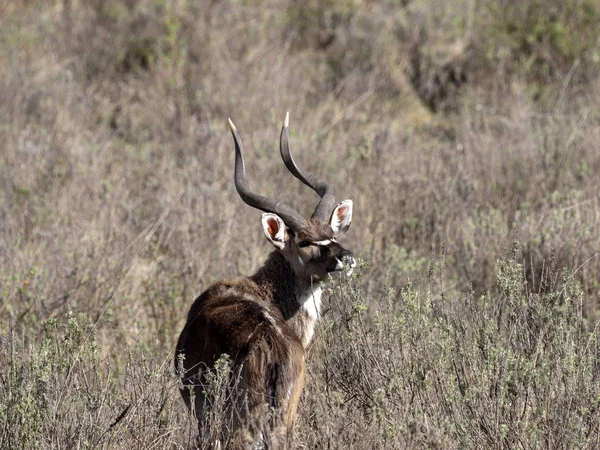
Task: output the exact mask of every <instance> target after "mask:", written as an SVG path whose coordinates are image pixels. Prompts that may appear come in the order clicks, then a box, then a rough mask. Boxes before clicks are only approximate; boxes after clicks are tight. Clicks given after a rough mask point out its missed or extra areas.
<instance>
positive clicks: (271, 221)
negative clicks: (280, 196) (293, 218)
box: [262, 213, 285, 249]
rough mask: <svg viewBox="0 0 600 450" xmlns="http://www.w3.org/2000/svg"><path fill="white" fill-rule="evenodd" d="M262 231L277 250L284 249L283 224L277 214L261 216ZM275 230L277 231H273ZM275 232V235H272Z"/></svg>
mask: <svg viewBox="0 0 600 450" xmlns="http://www.w3.org/2000/svg"><path fill="white" fill-rule="evenodd" d="M262 226H263V231H264V233H265V236H266V237H267V239H268V240H269V241H270V242H271V243H272V244H273V245H274V246H275V247H277V248H279V249H283V247H285V223H283V220H282V219H281V217H279V216H278V215H277V214H270V213H264V214H263V215H262ZM274 228H277V230H274ZM273 231H275V233H273Z"/></svg>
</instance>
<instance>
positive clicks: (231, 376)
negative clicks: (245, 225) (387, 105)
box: [175, 114, 356, 449]
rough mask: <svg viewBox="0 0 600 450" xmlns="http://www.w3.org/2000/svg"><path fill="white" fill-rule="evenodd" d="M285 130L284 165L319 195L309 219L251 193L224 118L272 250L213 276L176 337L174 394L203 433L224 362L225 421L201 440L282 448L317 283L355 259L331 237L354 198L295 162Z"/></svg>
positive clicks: (239, 181) (242, 185)
mask: <svg viewBox="0 0 600 450" xmlns="http://www.w3.org/2000/svg"><path fill="white" fill-rule="evenodd" d="M288 126H289V114H287V115H286V118H285V121H284V124H283V128H282V130H281V136H280V141H279V145H280V151H281V157H282V158H283V162H284V163H285V165H286V167H287V168H288V170H289V171H290V172H291V173H292V175H294V177H296V178H297V179H299V180H300V181H301V182H302V183H304V184H305V185H307V186H309V187H310V188H311V189H313V190H314V191H315V192H316V193H317V194H318V195H319V197H320V200H319V203H318V204H317V206H316V208H315V210H314V213H313V214H312V216H311V217H310V219H305V218H304V217H303V216H302V215H301V214H299V213H298V212H297V211H296V210H295V209H293V208H292V207H290V206H288V205H286V204H285V203H283V202H280V201H277V200H274V199H271V198H267V197H264V196H261V195H258V194H256V193H254V192H252V190H251V189H250V187H249V184H248V179H247V178H246V168H245V166H244V156H243V152H244V147H243V144H242V139H241V137H240V134H239V132H238V130H237V128H236V127H235V125H234V124H233V122H232V121H231V120H229V127H230V128H231V133H232V134H233V141H234V145H235V168H234V184H235V188H236V190H237V192H238V194H239V196H240V197H241V199H242V200H243V201H244V202H245V203H246V204H248V205H250V206H252V207H253V208H256V209H259V210H261V211H263V214H262V219H261V225H262V229H263V232H264V234H265V237H266V238H267V240H268V241H269V242H270V243H271V244H272V245H273V246H274V247H275V249H274V251H273V252H272V253H271V254H270V255H269V256H268V258H267V260H266V262H265V263H264V265H263V266H262V267H260V268H259V269H258V270H257V271H256V273H255V274H254V275H252V276H249V277H239V278H233V279H226V280H223V281H220V282H218V283H215V284H213V285H212V286H210V287H209V288H208V289H207V290H206V291H205V292H204V293H202V295H200V296H199V297H198V298H197V299H196V300H195V301H194V303H193V304H192V306H191V308H190V310H189V313H188V316H187V322H186V324H185V326H184V328H183V331H182V332H181V335H180V336H179V341H178V342H177V348H176V356H175V366H176V369H177V371H178V373H179V376H180V377H181V384H180V387H181V395H182V396H183V400H184V401H185V403H186V405H187V407H188V408H189V409H190V410H192V411H193V412H194V413H195V416H196V419H197V420H198V428H199V430H200V433H201V434H202V430H203V428H204V429H205V428H206V427H205V426H204V427H203V426H202V423H205V422H203V418H206V417H207V416H208V415H210V411H211V408H213V409H214V408H215V404H216V401H215V396H214V394H213V393H211V392H212V391H210V389H207V387H206V383H207V376H208V377H210V375H211V374H214V373H215V371H216V369H215V363H216V362H217V361H219V360H220V359H221V358H222V355H228V358H229V360H228V363H227V366H226V367H228V371H227V374H228V375H227V376H228V382H227V383H226V385H227V389H228V394H227V395H226V397H224V400H222V401H221V403H220V405H221V408H222V409H223V410H224V414H225V415H226V417H227V419H226V420H222V422H221V425H220V431H219V433H220V434H219V435H218V436H219V438H218V439H214V442H212V443H210V444H207V441H206V440H204V439H202V435H201V436H200V438H199V439H200V440H202V441H203V442H204V445H209V446H212V447H218V448H224V447H226V448H255V449H262V448H284V447H287V445H286V442H289V437H290V434H289V433H290V431H291V429H292V426H293V423H294V418H295V416H296V409H297V407H298V401H299V398H300V393H301V391H302V388H303V385H304V372H305V358H306V351H307V347H308V345H309V343H310V342H311V339H312V337H313V334H314V331H315V325H316V322H317V320H318V319H319V315H320V313H321V291H322V282H323V281H326V280H327V279H328V277H329V276H330V275H331V274H332V273H339V272H346V273H347V274H350V273H351V271H352V269H353V268H354V267H355V265H356V263H355V260H354V257H353V255H352V252H351V251H350V250H347V249H345V248H344V247H342V246H341V245H340V244H339V243H338V238H339V237H340V236H341V235H342V234H344V233H345V232H346V231H347V230H348V228H349V227H350V222H351V220H352V200H344V201H343V202H341V203H338V204H336V201H335V197H334V195H333V192H332V189H331V188H330V186H329V185H328V184H327V183H326V182H324V181H321V180H319V179H318V178H317V177H316V176H315V175H313V174H312V173H310V172H308V171H307V170H305V169H304V168H302V167H301V166H299V165H298V164H297V163H296V161H295V160H294V158H293V157H292V153H291V152H290V147H289V129H288ZM211 417H212V416H211ZM211 436H213V435H212V434H211ZM211 439H212V438H211Z"/></svg>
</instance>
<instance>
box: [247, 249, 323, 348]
mask: <svg viewBox="0 0 600 450" xmlns="http://www.w3.org/2000/svg"><path fill="white" fill-rule="evenodd" d="M251 279H252V281H254V282H255V283H256V284H258V285H260V286H264V287H268V288H269V290H270V291H271V293H272V295H271V302H272V303H273V305H274V306H276V307H277V308H278V309H279V310H280V311H281V314H282V316H283V318H284V320H285V321H286V323H287V325H288V326H290V327H291V328H292V329H293V330H294V331H295V332H296V334H297V335H298V337H299V338H300V340H301V341H302V345H303V346H304V348H306V347H307V346H308V344H309V343H310V341H311V339H312V337H313V334H314V331H315V325H316V323H317V320H318V319H319V317H320V316H321V295H322V288H321V285H320V283H319V282H314V283H312V282H311V280H300V279H298V277H297V276H296V274H295V273H294V270H293V269H292V267H291V266H290V264H289V263H288V261H287V260H286V259H285V257H284V256H283V255H282V254H280V253H279V252H277V251H275V252H273V253H271V255H270V256H269V258H268V259H267V261H266V262H265V265H264V266H263V267H261V268H260V269H259V270H258V272H256V273H255V274H254V275H253V276H252V277H251Z"/></svg>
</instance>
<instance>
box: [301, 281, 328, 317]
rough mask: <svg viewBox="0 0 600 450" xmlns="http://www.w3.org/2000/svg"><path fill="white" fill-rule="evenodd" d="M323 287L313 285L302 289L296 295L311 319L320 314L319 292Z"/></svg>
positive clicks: (320, 292) (321, 291)
mask: <svg viewBox="0 0 600 450" xmlns="http://www.w3.org/2000/svg"><path fill="white" fill-rule="evenodd" d="M322 293H323V289H322V288H321V285H320V284H319V285H315V286H312V287H310V288H309V289H307V290H306V291H304V292H303V293H302V294H301V295H300V296H299V297H298V303H300V305H301V307H302V309H304V311H306V312H307V313H308V316H309V317H310V318H311V319H312V320H317V319H318V318H319V317H320V316H321V294H322Z"/></svg>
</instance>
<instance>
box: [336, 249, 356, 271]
mask: <svg viewBox="0 0 600 450" xmlns="http://www.w3.org/2000/svg"><path fill="white" fill-rule="evenodd" d="M338 258H339V260H340V261H344V259H345V260H346V264H348V265H349V266H350V267H354V266H356V261H354V255H353V254H352V252H351V251H350V250H342V251H341V252H340V253H339V255H338Z"/></svg>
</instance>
